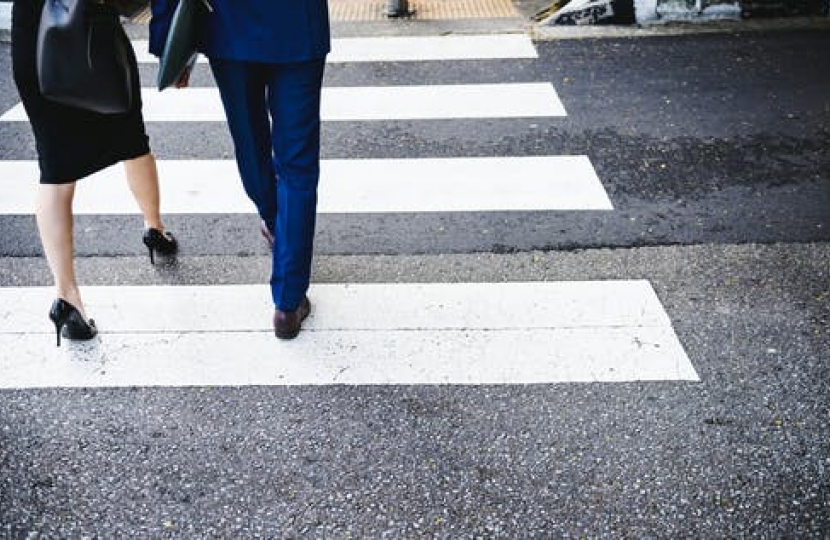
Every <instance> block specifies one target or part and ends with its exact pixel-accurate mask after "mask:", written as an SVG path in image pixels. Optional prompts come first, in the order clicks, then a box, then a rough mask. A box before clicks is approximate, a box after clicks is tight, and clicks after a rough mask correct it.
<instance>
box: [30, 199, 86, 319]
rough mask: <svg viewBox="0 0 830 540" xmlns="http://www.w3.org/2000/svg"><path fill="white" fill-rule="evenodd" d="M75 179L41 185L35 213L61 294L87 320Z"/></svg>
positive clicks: (60, 296) (58, 295) (58, 290)
mask: <svg viewBox="0 0 830 540" xmlns="http://www.w3.org/2000/svg"><path fill="white" fill-rule="evenodd" d="M74 195H75V182H72V183H69V184H40V188H39V191H38V195H37V208H36V210H35V216H36V218H37V227H38V231H40V241H41V243H42V244H43V251H44V253H45V254H46V262H47V263H48V264H49V269H50V270H51V271H52V276H53V277H54V279H55V288H56V289H57V297H58V298H63V299H64V300H66V301H67V302H69V303H70V304H72V305H73V306H75V307H76V308H78V311H80V312H81V315H83V316H84V319H86V312H85V311H84V306H83V302H82V301H81V293H80V291H79V290H78V282H77V281H76V279H75V262H74V260H73V256H74V241H73V218H72V199H73V197H74Z"/></svg>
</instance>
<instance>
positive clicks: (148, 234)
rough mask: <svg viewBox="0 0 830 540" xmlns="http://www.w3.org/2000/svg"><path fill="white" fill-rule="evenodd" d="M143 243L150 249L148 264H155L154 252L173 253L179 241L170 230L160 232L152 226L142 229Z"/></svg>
mask: <svg viewBox="0 0 830 540" xmlns="http://www.w3.org/2000/svg"><path fill="white" fill-rule="evenodd" d="M144 245H145V246H147V249H148V250H149V251H150V264H156V259H155V257H154V256H153V254H154V253H161V254H162V255H173V254H174V253H176V252H177V251H178V250H179V243H178V242H177V241H176V239H175V238H174V237H173V234H172V233H171V232H170V231H164V232H162V231H160V230H158V229H153V228H150V229H147V230H146V231H144Z"/></svg>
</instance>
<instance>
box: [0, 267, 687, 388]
mask: <svg viewBox="0 0 830 540" xmlns="http://www.w3.org/2000/svg"><path fill="white" fill-rule="evenodd" d="M51 294H52V290H51V289H47V288H5V289H0V320H2V321H4V326H3V328H2V330H0V388H32V387H120V386H201V385H211V386H231V385H234V386H235V385H328V384H353V385H370V384H527V383H539V384H546V383H559V382H588V381H605V382H619V381H657V380H686V381H697V380H699V379H698V376H697V373H696V372H695V370H694V367H693V366H692V365H691V363H690V362H689V359H688V357H687V356H686V354H685V351H684V350H683V347H682V345H681V344H680V342H679V341H678V339H677V336H676V335H675V333H674V331H673V329H672V327H671V323H670V321H669V319H668V316H667V315H666V313H665V311H664V310H663V308H662V305H661V304H660V301H659V299H658V298H657V296H656V294H655V293H654V290H653V289H652V288H651V285H650V284H649V283H648V282H647V281H599V282H555V283H500V284H496V283H468V284H352V285H315V286H313V287H312V290H311V292H310V297H311V298H312V302H313V304H314V308H313V310H312V315H311V317H309V319H308V320H307V322H306V324H305V326H304V331H303V332H302V333H301V334H300V336H299V337H298V338H297V339H296V340H294V341H290V342H281V341H279V340H277V339H276V338H274V337H273V335H272V331H271V329H270V328H269V327H268V324H269V319H270V313H271V312H270V310H271V307H270V305H269V302H268V293H267V287H265V286H253V285H230V286H209V287H86V288H85V289H84V294H85V297H86V302H87V308H88V310H89V312H90V313H92V314H93V316H94V317H95V318H96V319H97V320H98V322H99V326H100V327H101V329H102V334H101V337H100V338H99V339H96V340H94V341H92V342H90V343H71V342H65V343H64V346H63V347H61V348H60V349H57V348H55V347H54V341H53V339H54V335H53V333H52V331H51V330H52V329H51V327H50V324H49V322H48V320H47V319H46V316H45V312H46V310H47V309H48V305H49V302H50V300H51Z"/></svg>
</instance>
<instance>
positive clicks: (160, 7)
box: [150, 0, 331, 63]
mask: <svg viewBox="0 0 830 540" xmlns="http://www.w3.org/2000/svg"><path fill="white" fill-rule="evenodd" d="M208 1H209V2H210V5H211V6H212V7H213V13H211V14H210V15H209V16H208V21H207V25H206V28H205V32H204V38H203V41H202V44H201V47H200V48H199V50H200V51H201V52H202V53H203V54H204V55H205V56H207V57H208V58H222V59H226V60H241V61H249V62H265V63H286V62H302V61H305V60H312V59H316V58H323V57H325V56H326V54H327V53H328V52H329V49H330V47H331V44H330V37H329V12H328V5H327V1H326V0H208ZM176 5H178V0H152V10H153V19H152V21H151V22H150V52H151V53H153V54H155V55H156V56H160V55H161V53H162V51H163V50H164V42H165V40H166V39H167V31H168V29H169V28H170V20H171V19H172V17H173V12H174V11H175V9H176Z"/></svg>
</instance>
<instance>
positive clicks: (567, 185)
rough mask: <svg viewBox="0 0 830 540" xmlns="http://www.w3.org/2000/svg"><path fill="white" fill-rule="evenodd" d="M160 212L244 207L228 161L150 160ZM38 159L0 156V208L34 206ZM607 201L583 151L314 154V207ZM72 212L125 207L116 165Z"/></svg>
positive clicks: (361, 209)
mask: <svg viewBox="0 0 830 540" xmlns="http://www.w3.org/2000/svg"><path fill="white" fill-rule="evenodd" d="M158 166H159V174H160V177H161V188H162V204H163V209H164V211H165V213H167V214H200V213H207V214H215V213H218V214H222V213H225V214H236V213H243V214H244V213H251V212H252V211H253V206H252V205H251V203H250V201H249V200H248V198H247V197H246V195H245V194H244V192H243V190H242V184H241V181H240V180H239V173H238V172H237V168H236V164H235V162H233V161H230V160H221V161H185V160H182V161H159V162H158ZM37 178H38V168H37V162H35V161H5V162H0V193H4V194H6V195H4V196H3V197H2V198H0V214H30V213H31V212H32V210H33V209H34V199H35V194H36V191H37V190H36V188H35V185H34V184H35V183H36V179H37ZM533 210H613V206H612V204H611V201H610V200H609V198H608V195H607V194H606V192H605V189H604V188H603V186H602V183H601V182H600V180H599V178H597V175H596V172H595V171H594V168H593V166H592V165H591V162H590V160H589V159H588V158H587V157H586V156H538V157H505V158H498V157H496V158H492V157H490V158H424V159H355V160H323V162H322V163H321V179H320V189H319V204H318V211H319V212H320V213H368V212H473V211H480V212H484V211H533ZM75 212H76V213H78V214H134V213H137V207H136V205H135V202H134V200H133V198H132V196H131V195H130V192H129V190H128V188H127V184H126V180H125V178H124V172H123V168H122V167H120V166H116V167H111V168H109V169H105V170H104V171H101V172H99V173H97V174H95V175H93V176H91V177H90V178H88V179H85V180H83V181H82V182H81V183H80V184H79V187H78V189H77V191H76V197H75Z"/></svg>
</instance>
